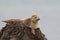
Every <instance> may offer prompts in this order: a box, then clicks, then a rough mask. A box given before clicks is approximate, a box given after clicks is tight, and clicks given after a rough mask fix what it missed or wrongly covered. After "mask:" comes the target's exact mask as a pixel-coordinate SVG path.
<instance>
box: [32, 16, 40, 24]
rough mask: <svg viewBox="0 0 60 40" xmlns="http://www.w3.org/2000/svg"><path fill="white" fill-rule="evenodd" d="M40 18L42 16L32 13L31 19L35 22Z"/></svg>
mask: <svg viewBox="0 0 60 40" xmlns="http://www.w3.org/2000/svg"><path fill="white" fill-rule="evenodd" d="M39 20H40V18H39V17H38V16H37V15H32V17H31V21H32V22H33V23H37V22H38V21H39Z"/></svg>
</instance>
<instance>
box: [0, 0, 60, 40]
mask: <svg viewBox="0 0 60 40" xmlns="http://www.w3.org/2000/svg"><path fill="white" fill-rule="evenodd" d="M33 14H37V15H38V16H39V17H40V18H41V20H40V22H39V27H40V29H41V30H42V32H43V33H44V34H45V35H46V37H47V39H48V40H60V0H0V29H1V28H2V27H4V26H5V23H3V22H1V21H2V20H5V19H12V18H15V19H16V18H17V19H21V18H26V17H30V16H31V15H33Z"/></svg>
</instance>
